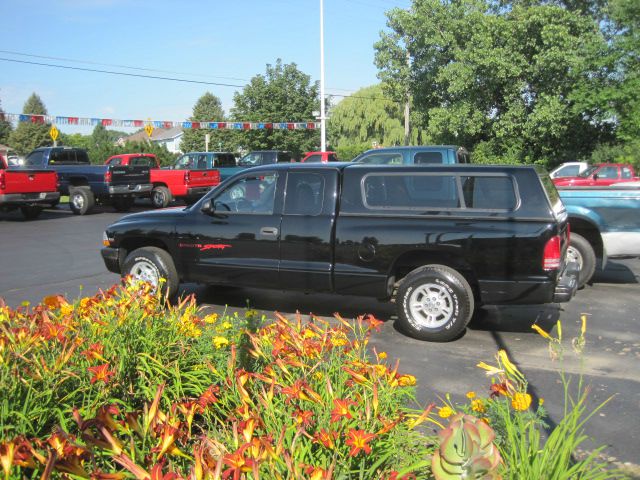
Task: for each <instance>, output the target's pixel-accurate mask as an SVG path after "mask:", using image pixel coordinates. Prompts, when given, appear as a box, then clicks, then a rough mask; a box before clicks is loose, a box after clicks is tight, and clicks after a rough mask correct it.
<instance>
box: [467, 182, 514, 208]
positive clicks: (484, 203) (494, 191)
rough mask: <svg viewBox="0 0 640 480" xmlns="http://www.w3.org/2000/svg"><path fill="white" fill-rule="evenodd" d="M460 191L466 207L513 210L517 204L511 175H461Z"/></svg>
mask: <svg viewBox="0 0 640 480" xmlns="http://www.w3.org/2000/svg"><path fill="white" fill-rule="evenodd" d="M462 192H463V194H464V203H465V204H466V206H467V208H481V209H487V210H513V209H515V208H516V205H517V197H516V192H515V188H514V186H513V181H512V179H511V177H505V176H500V177H493V176H469V177H462Z"/></svg>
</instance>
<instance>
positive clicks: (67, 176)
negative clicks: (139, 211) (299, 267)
mask: <svg viewBox="0 0 640 480" xmlns="http://www.w3.org/2000/svg"><path fill="white" fill-rule="evenodd" d="M25 167H26V168H38V169H42V170H49V171H55V172H57V174H58V180H59V182H60V183H59V188H58V190H59V192H60V193H61V194H62V195H68V196H69V207H70V208H71V211H72V212H73V213H74V214H76V215H84V214H85V213H89V212H90V211H91V210H92V209H93V207H94V205H95V204H96V203H110V204H112V205H113V206H114V207H115V209H116V210H117V211H119V212H126V211H127V210H129V209H130V208H131V206H132V205H133V201H134V199H135V197H136V196H141V195H148V194H149V192H150V191H151V189H152V188H153V186H152V185H151V179H150V173H149V170H150V168H149V166H148V165H136V166H133V165H131V166H125V165H91V162H90V161H89V155H88V154H87V151H86V150H83V149H81V148H70V147H43V148H36V149H35V150H33V151H32V152H31V153H30V154H29V155H27V158H26V159H25Z"/></svg>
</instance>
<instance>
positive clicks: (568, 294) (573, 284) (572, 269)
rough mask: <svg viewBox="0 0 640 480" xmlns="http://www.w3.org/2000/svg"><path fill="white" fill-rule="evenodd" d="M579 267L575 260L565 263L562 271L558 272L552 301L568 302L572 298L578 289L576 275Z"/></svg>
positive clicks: (578, 272)
mask: <svg viewBox="0 0 640 480" xmlns="http://www.w3.org/2000/svg"><path fill="white" fill-rule="evenodd" d="M579 274H580V267H579V266H578V264H577V263H576V262H570V263H568V264H567V265H566V267H565V269H564V271H563V272H562V273H561V274H560V278H559V279H558V284H557V285H556V289H555V292H554V293H553V302H554V303H564V302H568V301H569V300H571V299H572V298H573V296H574V295H575V294H576V291H577V290H578V275H579Z"/></svg>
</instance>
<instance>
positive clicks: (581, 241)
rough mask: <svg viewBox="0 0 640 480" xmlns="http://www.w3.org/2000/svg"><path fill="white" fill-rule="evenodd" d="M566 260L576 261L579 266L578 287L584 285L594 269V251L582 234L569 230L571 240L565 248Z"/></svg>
mask: <svg viewBox="0 0 640 480" xmlns="http://www.w3.org/2000/svg"><path fill="white" fill-rule="evenodd" d="M567 260H568V261H569V262H576V263H577V264H578V266H579V267H580V274H579V275H578V288H582V287H584V286H585V285H586V284H587V282H588V281H589V280H591V277H593V274H594V273H595V271H596V252H595V251H594V250H593V247H592V246H591V244H590V243H589V242H588V241H587V239H586V238H584V237H583V236H582V235H578V234H577V233H573V232H571V240H570V241H569V248H568V249H567Z"/></svg>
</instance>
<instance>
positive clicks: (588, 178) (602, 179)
mask: <svg viewBox="0 0 640 480" xmlns="http://www.w3.org/2000/svg"><path fill="white" fill-rule="evenodd" d="M638 180H640V179H639V178H638V177H637V176H636V173H635V171H634V169H633V166H631V165H628V164H626V163H599V164H597V165H594V166H592V167H589V168H588V169H587V170H585V171H584V172H582V173H581V174H579V175H577V176H575V177H566V178H554V179H553V183H555V184H556V186H559V187H606V186H608V185H612V184H614V183H619V182H633V181H638Z"/></svg>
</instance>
